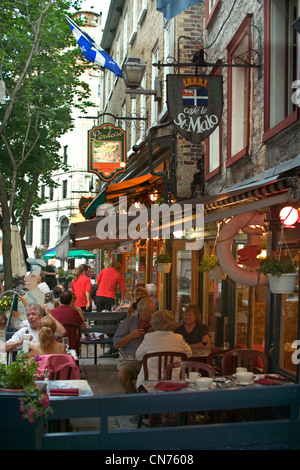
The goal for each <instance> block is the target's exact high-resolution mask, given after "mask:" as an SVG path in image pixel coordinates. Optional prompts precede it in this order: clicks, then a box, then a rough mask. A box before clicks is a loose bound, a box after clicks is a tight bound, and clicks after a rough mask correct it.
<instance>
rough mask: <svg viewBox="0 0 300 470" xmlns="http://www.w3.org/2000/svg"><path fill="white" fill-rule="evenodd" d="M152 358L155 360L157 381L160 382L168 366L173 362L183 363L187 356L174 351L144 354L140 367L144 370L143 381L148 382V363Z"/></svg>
mask: <svg viewBox="0 0 300 470" xmlns="http://www.w3.org/2000/svg"><path fill="white" fill-rule="evenodd" d="M152 358H157V380H161V379H162V378H163V376H164V372H165V368H166V367H167V365H168V364H171V363H172V362H174V361H178V359H181V360H182V361H185V360H186V359H187V355H186V354H185V353H181V352H174V351H160V352H153V353H149V354H145V356H144V357H143V365H142V367H143V368H144V377H145V380H149V370H148V361H149V359H150V360H151V359H152Z"/></svg>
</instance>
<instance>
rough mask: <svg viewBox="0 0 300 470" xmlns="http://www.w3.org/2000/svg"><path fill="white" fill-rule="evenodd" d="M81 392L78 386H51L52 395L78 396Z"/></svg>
mask: <svg viewBox="0 0 300 470" xmlns="http://www.w3.org/2000/svg"><path fill="white" fill-rule="evenodd" d="M78 394H79V391H78V388H51V389H50V395H52V396H64V395H65V396H77V395H78Z"/></svg>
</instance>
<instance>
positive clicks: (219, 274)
mask: <svg viewBox="0 0 300 470" xmlns="http://www.w3.org/2000/svg"><path fill="white" fill-rule="evenodd" d="M196 269H197V270H198V271H201V272H204V273H208V275H209V278H210V279H212V280H214V281H221V280H222V279H224V273H223V270H222V268H221V266H220V264H219V261H218V259H217V257H216V256H215V255H209V256H203V257H202V260H201V263H200V264H199V266H197V268H196Z"/></svg>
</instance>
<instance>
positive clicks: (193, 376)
mask: <svg viewBox="0 0 300 470" xmlns="http://www.w3.org/2000/svg"><path fill="white" fill-rule="evenodd" d="M199 377H201V374H199V372H189V381H190V382H196V380H197V379H199Z"/></svg>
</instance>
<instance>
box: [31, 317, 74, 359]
mask: <svg viewBox="0 0 300 470" xmlns="http://www.w3.org/2000/svg"><path fill="white" fill-rule="evenodd" d="M55 332H56V323H55V321H54V320H53V319H52V318H50V317H43V318H41V319H40V320H39V333H38V335H39V342H38V343H36V344H31V345H30V346H29V353H28V357H29V358H31V357H34V356H45V355H47V354H65V353H66V346H65V345H64V344H62V343H60V342H59V341H57V340H56V339H55Z"/></svg>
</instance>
